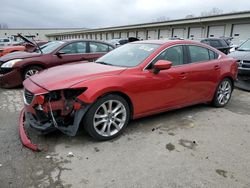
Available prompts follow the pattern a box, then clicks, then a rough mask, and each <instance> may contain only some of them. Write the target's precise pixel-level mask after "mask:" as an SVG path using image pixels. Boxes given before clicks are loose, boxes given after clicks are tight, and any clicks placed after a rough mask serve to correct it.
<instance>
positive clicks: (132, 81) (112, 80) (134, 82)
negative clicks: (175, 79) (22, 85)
mask: <svg viewBox="0 0 250 188" xmlns="http://www.w3.org/2000/svg"><path fill="white" fill-rule="evenodd" d="M151 82H152V77H149V76H145V75H143V74H130V75H126V74H120V75H115V76H106V77H101V78H96V79H93V80H89V81H85V82H81V83H79V84H77V85H74V86H72V88H83V87H86V88H87V90H86V91H85V92H83V93H82V94H81V95H80V96H78V99H79V100H81V101H83V102H84V103H93V102H95V101H96V100H97V99H98V98H99V97H101V96H103V95H105V94H108V93H117V92H119V93H122V94H125V95H126V96H127V97H128V98H129V99H130V101H131V103H132V106H133V117H136V116H137V115H139V114H143V113H145V112H146V111H148V110H150V108H151V107H152V106H153V105H154V104H153V103H154V100H150V101H149V97H150V98H151V99H152V98H153V97H154V95H155V94H156V93H157V92H158V91H157V90H156V89H155V88H154V86H153V84H151Z"/></svg>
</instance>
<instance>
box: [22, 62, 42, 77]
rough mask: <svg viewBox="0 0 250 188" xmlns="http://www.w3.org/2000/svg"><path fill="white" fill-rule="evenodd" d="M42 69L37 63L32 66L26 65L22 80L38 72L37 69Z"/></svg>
mask: <svg viewBox="0 0 250 188" xmlns="http://www.w3.org/2000/svg"><path fill="white" fill-rule="evenodd" d="M41 70H43V68H42V67H40V66H37V65H33V66H29V67H27V68H26V69H25V70H24V71H23V75H22V77H23V80H25V79H27V78H28V77H30V76H32V75H34V74H36V73H38V72H39V71H41Z"/></svg>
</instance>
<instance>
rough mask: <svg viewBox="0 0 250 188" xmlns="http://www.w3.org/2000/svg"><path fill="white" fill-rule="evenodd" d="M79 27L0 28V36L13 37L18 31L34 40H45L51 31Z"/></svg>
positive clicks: (70, 30)
mask: <svg viewBox="0 0 250 188" xmlns="http://www.w3.org/2000/svg"><path fill="white" fill-rule="evenodd" d="M76 30H79V28H35V29H29V28H25V29H21V28H16V29H0V38H15V37H16V36H17V34H18V33H20V34H22V35H23V36H26V37H34V38H35V39H36V40H41V41H47V40H48V37H47V36H46V35H48V34H51V33H62V32H72V31H76Z"/></svg>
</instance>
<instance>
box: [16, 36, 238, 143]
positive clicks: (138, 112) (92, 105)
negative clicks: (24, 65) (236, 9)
mask: <svg viewBox="0 0 250 188" xmlns="http://www.w3.org/2000/svg"><path fill="white" fill-rule="evenodd" d="M71 73H72V74H71ZM236 74H237V63H236V60H235V59H233V58H229V57H227V56H226V55H225V54H223V53H222V52H220V51H218V50H216V49H214V48H212V47H210V46H208V45H205V44H202V43H198V42H194V41H185V40H172V41H163V40H155V41H138V42H133V43H130V44H126V45H123V46H121V47H119V48H116V49H115V50H113V51H111V52H110V53H108V54H106V55H104V56H103V57H101V58H99V59H98V60H97V61H96V62H92V63H75V64H70V65H63V66H58V67H54V68H51V69H47V70H45V71H43V72H40V73H38V74H37V75H34V76H32V77H29V78H28V79H26V80H25V81H24V102H25V113H21V118H20V119H25V121H26V123H27V124H29V125H30V126H31V127H33V128H35V129H36V130H39V131H41V132H44V133H46V132H50V131H53V130H56V129H59V130H61V131H62V132H64V133H65V134H68V135H71V136H74V135H75V134H76V132H77V130H78V128H79V126H80V124H81V125H82V126H84V128H85V129H86V131H87V132H88V133H89V135H91V136H92V137H93V138H95V139H97V140H108V139H112V138H114V137H116V136H117V135H119V134H120V133H121V132H122V130H123V129H124V128H125V127H126V125H127V124H128V122H129V120H130V119H136V118H140V117H143V116H148V115H152V114H156V113H160V112H163V111H168V110H172V109H176V108H181V107H184V106H189V105H194V104H198V103H212V104H213V105H214V106H216V107H223V106H225V105H226V104H227V103H228V102H229V100H230V97H231V94H232V91H233V85H234V80H235V79H236ZM23 114H25V118H24V117H23ZM20 126H21V127H20V128H21V129H22V127H23V125H22V121H20Z"/></svg>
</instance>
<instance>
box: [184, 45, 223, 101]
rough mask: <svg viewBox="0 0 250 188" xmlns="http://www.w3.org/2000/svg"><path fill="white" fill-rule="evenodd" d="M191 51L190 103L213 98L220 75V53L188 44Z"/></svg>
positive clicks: (188, 50) (189, 51)
mask: <svg viewBox="0 0 250 188" xmlns="http://www.w3.org/2000/svg"><path fill="white" fill-rule="evenodd" d="M186 48H187V52H188V53H189V65H188V67H189V68H188V69H189V78H188V79H189V80H188V82H189V86H190V91H189V97H188V99H189V100H190V103H197V102H203V101H206V100H208V99H209V98H211V96H212V95H213V94H214V90H215V88H216V86H217V84H218V83H217V82H218V78H219V75H220V62H219V61H220V60H219V59H218V57H219V55H218V54H217V53H215V52H214V51H212V50H210V49H207V48H205V47H201V46H196V45H188V46H186Z"/></svg>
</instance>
